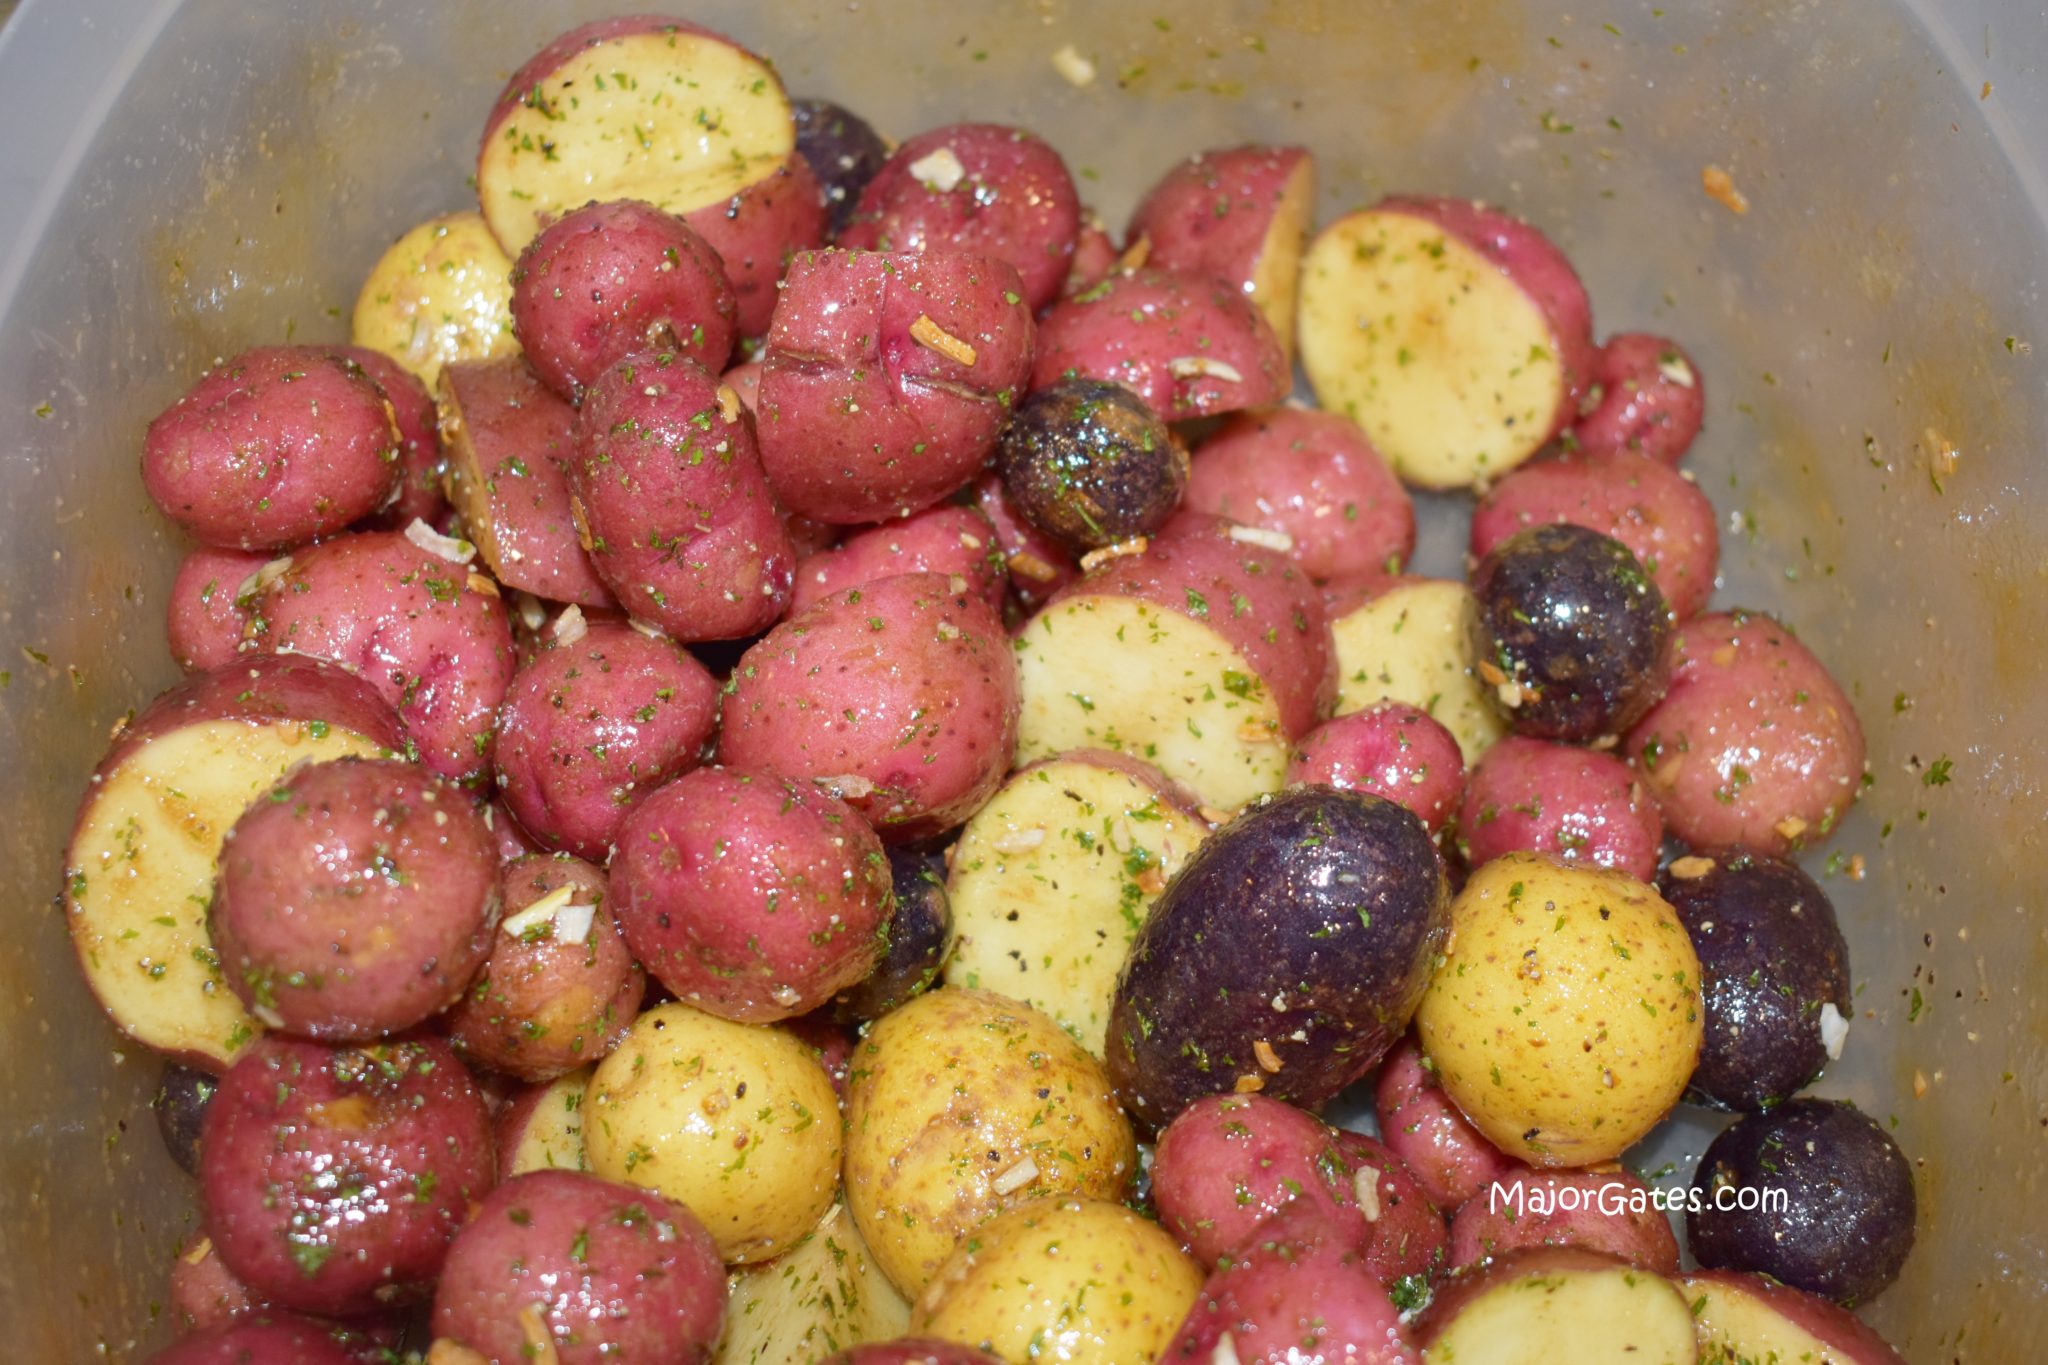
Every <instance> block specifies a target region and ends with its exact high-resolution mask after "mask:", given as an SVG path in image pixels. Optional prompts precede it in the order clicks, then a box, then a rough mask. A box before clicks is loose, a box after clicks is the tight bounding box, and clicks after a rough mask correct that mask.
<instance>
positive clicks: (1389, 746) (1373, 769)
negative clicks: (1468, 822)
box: [1287, 701, 1465, 834]
mask: <svg viewBox="0 0 2048 1365" xmlns="http://www.w3.org/2000/svg"><path fill="white" fill-rule="evenodd" d="M1298 782H1314V783H1320V784H1322V785H1323V786H1326V787H1335V788H1337V789H1338V790H1340V791H1362V792H1371V793H1372V794H1373V795H1374V796H1384V797H1385V798H1387V799H1388V800H1389V801H1394V802H1398V803H1399V804H1400V805H1402V806H1405V807H1406V808H1407V809H1409V810H1411V811H1413V812H1414V813H1415V816H1416V818H1418V819H1419V820H1421V821H1422V823H1423V824H1425V825H1427V826H1428V827H1429V832H1430V833H1431V834H1439V833H1441V832H1442V831H1443V827H1444V822H1445V821H1446V820H1448V819H1449V818H1450V815H1451V812H1452V811H1453V810H1455V809H1456V808H1457V805H1458V794H1459V793H1460V792H1461V791H1463V790H1464V788H1465V758H1464V755H1463V754H1462V753H1461V752H1459V749H1458V741H1457V740H1456V739H1454V738H1453V737H1452V736H1451V732H1450V731H1448V730H1446V729H1444V727H1443V726H1442V725H1440V724H1438V723H1437V722H1436V721H1435V720H1433V719H1431V718H1430V717H1429V716H1427V715H1424V714H1423V713H1422V712H1421V711H1418V710H1416V709H1415V708H1414V707H1412V706H1409V705H1407V704H1406V703H1403V702H1393V701H1383V702H1375V703H1373V704H1372V705H1371V706H1368V707H1366V708H1365V709H1364V710H1362V711H1353V712H1351V713H1350V714H1348V715H1342V716H1338V717H1337V718H1335V719H1334V720H1326V721H1324V722H1323V723H1322V724H1321V725H1318V726H1317V727H1316V728H1315V729H1313V730H1311V731H1309V733H1308V734H1306V735H1304V736H1303V737H1302V739H1301V742H1300V744H1299V745H1297V746H1296V748H1295V752H1294V761H1293V762H1292V763H1291V764H1289V765H1288V769H1287V784H1288V785H1289V786H1293V785H1294V784H1295V783H1298Z"/></svg>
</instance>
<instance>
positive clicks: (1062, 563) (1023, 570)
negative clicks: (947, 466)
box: [974, 472, 1081, 608]
mask: <svg viewBox="0 0 2048 1365" xmlns="http://www.w3.org/2000/svg"><path fill="white" fill-rule="evenodd" d="M974 505H975V506H976V507H978V508H980V509H981V514H982V515H983V516H984V517H987V518H988V524H989V525H990V526H991V527H993V528H994V529H995V534H996V544H997V545H998V546H1000V547H1001V549H1002V552H1003V565H1004V567H1005V568H1006V569H1008V570H1009V575H1010V590H1011V591H1012V592H1014V593H1015V594H1016V595H1017V600H1018V601H1019V602H1021V603H1023V604H1024V606H1025V607H1027V608H1030V607H1037V606H1043V605H1044V604H1045V602H1046V600H1047V599H1048V598H1050V597H1051V596H1052V595H1053V594H1054V593H1055V592H1057V591H1059V589H1060V588H1062V587H1064V586H1065V585H1066V584H1068V583H1070V582H1072V581H1073V580H1074V578H1075V576H1076V575H1078V574H1079V573H1080V572H1081V571H1080V570H1079V569H1078V568H1076V567H1075V566H1074V561H1073V560H1072V559H1070V558H1069V557H1068V556H1067V551H1066V548H1065V547H1064V546H1062V545H1060V544H1059V543H1058V542H1057V541H1055V540H1054V539H1053V538H1052V537H1051V536H1049V535H1047V534H1045V532H1043V531H1041V530H1039V529H1038V528H1037V527H1036V526H1033V525H1032V524H1031V523H1030V522H1028V521H1026V520H1024V518H1023V516H1022V515H1021V514H1019V513H1018V511H1017V507H1016V504H1015V503H1013V502H1012V501H1011V500H1010V495H1009V492H1008V491H1007V490H1006V489H1005V488H1004V487H1003V480H1002V477H1001V476H1000V475H998V474H995V473H993V472H991V473H988V474H984V475H983V476H982V477H981V478H980V479H979V480H977V481H976V483H975V485H974Z"/></svg>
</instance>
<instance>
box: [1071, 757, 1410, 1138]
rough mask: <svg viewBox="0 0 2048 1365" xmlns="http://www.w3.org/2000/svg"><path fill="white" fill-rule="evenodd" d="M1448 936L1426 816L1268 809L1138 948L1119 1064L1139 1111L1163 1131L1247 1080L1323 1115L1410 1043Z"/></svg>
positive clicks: (1177, 885)
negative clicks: (1265, 1051)
mask: <svg viewBox="0 0 2048 1365" xmlns="http://www.w3.org/2000/svg"><path fill="white" fill-rule="evenodd" d="M1449 932H1450V887H1449V884H1448V883H1447V882H1446V880H1445V877H1444V867H1443V862H1442V859H1441V858H1440V857H1439V856H1438V854H1437V850H1436V843H1435V841H1434V840H1433V839H1431V837H1430V834H1429V830H1428V829H1427V828H1426V827H1425V826H1424V825H1423V823H1422V821H1421V820H1419V819H1417V818H1416V816H1415V815H1414V814H1413V813H1412V812H1410V811H1408V810H1406V809H1404V808H1402V807H1401V806H1399V805H1396V804H1395V803H1394V802H1392V801H1387V800H1383V799H1382V798H1380V797H1377V796H1371V795H1368V794H1366V793H1364V792H1346V791H1337V790H1334V789H1332V788H1329V787H1296V788H1293V789H1291V790H1289V791H1285V792H1282V793H1280V794H1279V795H1277V796H1269V797H1264V798H1261V799H1260V800H1259V801H1257V802H1255V803H1254V804H1252V805H1250V806H1247V807H1246V808H1245V809H1244V810H1243V811H1241V812H1240V813H1239V814H1238V815H1237V816H1236V818H1235V819H1233V820H1232V821H1231V822H1230V823H1229V824H1228V825H1225V826H1224V827H1223V828H1222V829H1221V830H1219V831H1217V832H1216V833H1215V834H1214V835H1212V836H1211V837H1210V838H1209V839H1208V841H1207V842H1205V843H1204V844H1203V845H1202V846H1201V848H1200V849H1198V850H1197V851H1196V853H1195V855H1194V856H1193V857H1192V858H1190V859H1189V860H1188V862H1187V865H1186V866H1184V867H1183V868H1182V869H1181V870H1180V871H1179V872H1178V873H1177V874H1175V876H1174V879H1173V880H1172V881H1171V882H1169V883H1168V884H1167V887H1166V890H1165V891H1164V892H1163V893H1161V895H1160V897H1159V899H1158V901H1157V902H1155V903H1154V905H1153V907H1152V913H1151V916H1150V918H1148V919H1147V920H1146V922H1145V927H1144V928H1143V929H1141V930H1140V931H1139V933H1138V937H1137V940H1136V941H1135V942H1134V943H1133V944H1132V945H1131V955H1130V958H1129V960H1128V961H1127V962H1126V963H1125V964H1124V969H1123V973H1122V975H1121V976H1120V977H1119V978H1118V980H1117V990H1116V1001H1115V1004H1114V1006H1113V1008H1112V1010H1111V1013H1110V1019H1109V1056H1108V1058H1107V1061H1108V1064H1109V1075H1110V1079H1111V1080H1112V1081H1113V1082H1114V1083H1115V1085H1116V1088H1117V1093H1118V1095H1119V1097H1120V1098H1121V1099H1122V1101H1123V1104H1124V1108H1125V1109H1126V1110H1127V1111H1129V1113H1130V1115H1131V1117H1132V1118H1134V1119H1135V1120H1137V1123H1138V1126H1139V1127H1140V1128H1142V1129H1144V1130H1146V1131H1148V1132H1151V1131H1156V1130H1158V1129H1159V1128H1160V1127H1162V1126H1164V1125H1165V1124H1166V1123H1167V1122H1169V1121H1170V1120H1171V1119H1172V1118H1173V1117H1174V1116H1175V1115H1176V1114H1178V1113H1180V1111H1181V1110H1183V1109H1185V1108H1186V1107H1187V1106H1188V1105H1189V1104H1190V1103H1192V1102H1193V1101H1195V1100H1197V1099H1199V1098H1201V1097H1202V1096H1204V1095H1214V1094H1221V1093H1226V1092H1229V1091H1231V1090H1233V1089H1235V1088H1236V1086H1237V1084H1238V1082H1239V1080H1240V1078H1246V1077H1249V1078H1254V1079H1255V1080H1256V1081H1257V1082H1258V1088H1259V1090H1260V1092H1261V1093H1263V1094H1265V1095H1268V1096H1271V1097H1272V1098H1274V1099H1281V1100H1286V1101H1288V1102H1289V1103H1290V1104H1296V1105H1299V1106H1301V1107H1302V1108H1304V1109H1315V1108H1318V1107H1320V1106H1321V1105H1322V1104H1324V1103H1325V1102H1326V1101H1328V1100H1329V1099H1330V1098H1331V1097H1332V1096H1334V1095H1335V1094H1336V1093H1337V1092H1338V1091H1340V1090H1342V1089H1343V1088H1344V1087H1345V1086H1347V1085H1349V1084H1351V1083H1352V1082H1353V1081H1355V1080H1357V1079H1358V1078H1359V1077H1361V1076H1363V1075H1364V1074H1365V1073H1366V1072H1368V1071H1370V1070H1371V1069H1372V1068H1373V1066H1374V1064H1376V1063H1377V1062H1378V1061H1379V1059H1380V1057H1381V1055H1382V1054H1383V1053H1385V1052H1386V1051H1387V1049H1388V1048H1390V1047H1392V1046H1393V1045H1394V1043H1395V1041H1396V1040H1397V1039H1399V1037H1400V1036H1401V1031H1402V1030H1403V1029H1405V1028H1406V1027H1407V1026H1408V1020H1409V1018H1410V1016H1412V1015H1413V1014H1414V1013H1415V1007H1416V1005H1417V1004H1418V1003H1420V1001H1421V999H1422V992H1423V989H1424V988H1425V987H1426V986H1427V985H1428V983H1429V966H1430V960H1431V959H1432V958H1433V957H1434V956H1435V954H1436V952H1437V950H1438V949H1440V948H1441V947H1442V946H1443V942H1444V939H1445V937H1446V936H1447V935H1448V934H1449ZM1276 999H1277V1000H1279V1001H1280V1002H1281V1003H1282V1005H1284V1006H1285V1008H1284V1009H1275V1008H1274V1004H1273V1002H1274V1001H1275V1000H1276ZM1297 1033H1299V1034H1301V1035H1302V1037H1301V1038H1299V1039H1297V1038H1296V1037H1295V1036H1294V1035H1296V1034H1297ZM1259 1040H1264V1041H1265V1043H1266V1044H1267V1046H1268V1047H1269V1048H1271V1049H1272V1052H1273V1054H1274V1056H1275V1058H1277V1060H1278V1061H1279V1062H1280V1068H1279V1070H1277V1071H1273V1072H1268V1071H1267V1070H1266V1069H1265V1068H1264V1067H1262V1066H1261V1064H1260V1062H1259V1061H1258V1060H1257V1055H1258V1054H1257V1052H1256V1050H1255V1048H1254V1044H1255V1043H1256V1042H1257V1041H1259Z"/></svg>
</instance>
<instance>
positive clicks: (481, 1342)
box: [433, 1171, 725, 1365]
mask: <svg viewBox="0 0 2048 1365" xmlns="http://www.w3.org/2000/svg"><path fill="white" fill-rule="evenodd" d="M533 1306H538V1307H539V1309H540V1313H539V1316H540V1318H541V1320H542V1322H543V1323H544V1324H545V1326H546V1329H547V1332H548V1335H549V1336H550V1338H552V1340H551V1342H550V1344H551V1346H552V1347H553V1349H552V1350H551V1351H550V1352H549V1353H548V1354H549V1355H550V1356H551V1357H552V1358H553V1359H555V1360H557V1361H559V1362H560V1365H597V1363H598V1362H600V1361H612V1360H628V1361H640V1360H644V1361H674V1362H678V1365H684V1363H685V1362H687V1365H701V1362H703V1361H706V1360H709V1359H710V1357H711V1349H712V1347H713V1345H714V1344H715V1343H716V1342H717V1340H718V1333H719V1329H720V1327H721V1326H722V1325H723V1323H724V1321H725V1267H724V1266H723V1265H721V1264H720V1263H719V1260H718V1251H717V1248H716V1247H715V1246H714V1245H713V1244H712V1241H711V1235H710V1234H709V1233H707V1232H705V1231H704V1226H703V1224H701V1223H699V1222H698V1221H697V1220H696V1219H695V1218H694V1217H692V1216H691V1214H690V1212H689V1211H688V1210H687V1209H684V1208H683V1207H681V1206H680V1205H677V1204H671V1203H670V1202H668V1201H667V1200H665V1199H663V1198H662V1197H661V1196H660V1195H658V1194H655V1193H654V1192H653V1191H651V1190H643V1189H638V1188H635V1187H633V1186H631V1185H618V1184H613V1183H612V1182H611V1181H608V1180H600V1179H598V1178H597V1177H596V1176H593V1175H585V1174H582V1173H581V1172H577V1171H531V1172H528V1173H527V1174H525V1175H519V1176H514V1177H513V1178H512V1179H510V1180H508V1181H506V1182H505V1183H504V1184H502V1185H500V1186H498V1188H497V1189H495V1190H493V1191H491V1193H490V1196H489V1197H488V1198H486V1199H485V1200H484V1201H483V1203H482V1205H481V1206H480V1207H479V1208H478V1209H477V1211H476V1215H475V1217H474V1218H472V1219H471V1220H470V1222H469V1224H468V1226H466V1227H465V1228H463V1230H462V1233H461V1235H460V1236H458V1237H457V1238H456V1239H455V1244H454V1245H453V1246H451V1247H450V1248H449V1249H448V1260H447V1264H446V1266H445V1267H444V1269H443V1271H442V1275H441V1283H440V1285H439V1286H438V1287H437V1288H436V1290H435V1291H434V1317H433V1324H434V1335H435V1337H436V1338H438V1339H443V1340H448V1341H453V1342H458V1343H460V1344H462V1345H464V1346H467V1347H469V1348H470V1349H471V1350H474V1351H478V1352H481V1353H482V1354H483V1355H484V1356H485V1357H486V1358H488V1359H491V1360H498V1361H522V1360H530V1359H532V1358H533V1355H534V1353H533V1351H532V1349H531V1347H530V1344H529V1342H528V1341H527V1339H526V1335H525V1325H524V1324H522V1323H521V1321H520V1317H521V1311H520V1310H522V1309H527V1308H530V1307H533Z"/></svg>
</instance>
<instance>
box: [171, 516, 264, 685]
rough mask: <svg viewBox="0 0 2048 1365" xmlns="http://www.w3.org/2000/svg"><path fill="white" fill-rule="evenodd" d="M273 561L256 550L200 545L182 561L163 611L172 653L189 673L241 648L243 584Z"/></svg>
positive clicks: (245, 620) (216, 664) (225, 660)
mask: <svg viewBox="0 0 2048 1365" xmlns="http://www.w3.org/2000/svg"><path fill="white" fill-rule="evenodd" d="M269 562H270V556H269V555H268V554H265V553H262V552H260V551H255V550H212V549H208V548H206V547H205V546H203V545H202V546H200V547H199V548H198V549H196V550H194V551H193V552H192V553H191V554H189V555H186V556H185V559H184V562H183V563H181V564H179V565H178V576H177V577H176V578H174V579H173V580H171V596H170V602H169V605H168V606H167V608H166V610H165V617H166V619H165V631H164V633H165V635H166V636H167V637H168V641H169V644H170V649H171V657H172V658H173V659H176V660H177V661H178V666H179V667H180V668H183V669H184V670H185V671H186V672H188V673H191V672H197V671H199V670H201V669H208V668H220V667H223V666H224V665H227V664H230V663H233V662H234V661H235V656H236V655H238V654H240V653H241V652H242V632H243V631H244V630H246V629H247V628H248V624H249V613H248V612H247V611H246V610H245V609H244V608H243V606H242V603H241V601H240V600H239V599H240V596H241V590H242V584H244V583H245V582H247V581H248V580H249V578H250V576H251V575H252V574H254V573H256V572H257V571H258V570H259V569H261V568H262V567H263V566H264V565H265V564H268V563H269Z"/></svg>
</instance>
